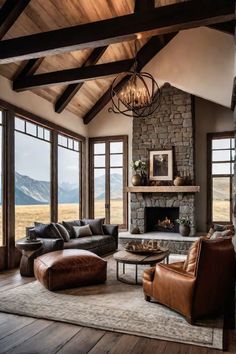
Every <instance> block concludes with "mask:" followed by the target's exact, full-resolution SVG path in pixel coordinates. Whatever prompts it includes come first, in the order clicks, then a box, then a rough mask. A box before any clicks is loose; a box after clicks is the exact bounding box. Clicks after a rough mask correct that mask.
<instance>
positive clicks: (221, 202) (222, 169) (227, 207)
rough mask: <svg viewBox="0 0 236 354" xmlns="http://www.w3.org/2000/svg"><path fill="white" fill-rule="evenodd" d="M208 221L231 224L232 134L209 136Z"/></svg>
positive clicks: (233, 157) (233, 155)
mask: <svg viewBox="0 0 236 354" xmlns="http://www.w3.org/2000/svg"><path fill="white" fill-rule="evenodd" d="M208 148H209V159H208V160H210V161H209V167H210V180H209V181H210V184H209V192H210V193H209V195H210V198H209V205H208V211H209V220H210V222H221V223H228V222H232V183H233V173H234V166H233V162H234V159H235V152H234V149H235V139H234V137H233V133H224V134H223V133H222V134H209V135H208Z"/></svg>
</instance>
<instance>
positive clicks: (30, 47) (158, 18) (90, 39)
mask: <svg viewBox="0 0 236 354" xmlns="http://www.w3.org/2000/svg"><path fill="white" fill-rule="evenodd" d="M201 4H204V6H199V2H198V1H187V2H180V3H177V4H172V5H168V6H162V7H158V8H154V9H152V10H148V11H144V12H142V11H141V12H139V11H138V12H136V13H134V14H129V15H125V16H120V17H115V18H110V19H107V20H102V21H97V22H93V23H87V24H83V25H78V26H74V27H70V28H63V29H58V30H54V31H50V32H43V33H39V34H33V35H29V36H26V37H19V38H14V39H9V40H4V41H2V42H0V64H6V63H10V62H14V61H17V60H23V59H32V58H38V57H42V56H46V55H53V54H57V53H63V52H71V51H73V50H81V49H84V48H89V47H90V48H91V47H92V48H95V47H101V46H105V45H109V44H112V43H118V42H122V41H129V40H132V39H135V38H137V37H138V36H140V35H142V36H148V37H149V36H153V35H160V34H165V33H173V32H177V31H180V30H183V29H188V28H193V27H198V26H208V25H211V24H215V23H221V22H227V21H231V20H234V19H235V1H234V0H215V1H214V4H212V0H204V1H202V2H201Z"/></svg>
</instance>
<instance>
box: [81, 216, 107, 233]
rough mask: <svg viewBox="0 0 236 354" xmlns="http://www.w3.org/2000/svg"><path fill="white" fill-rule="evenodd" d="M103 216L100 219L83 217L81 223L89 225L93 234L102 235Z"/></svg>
mask: <svg viewBox="0 0 236 354" xmlns="http://www.w3.org/2000/svg"><path fill="white" fill-rule="evenodd" d="M104 220H105V219H104V218H100V219H83V220H81V221H82V225H89V226H90V229H91V231H92V233H93V235H104V232H103V228H102V225H103V224H104Z"/></svg>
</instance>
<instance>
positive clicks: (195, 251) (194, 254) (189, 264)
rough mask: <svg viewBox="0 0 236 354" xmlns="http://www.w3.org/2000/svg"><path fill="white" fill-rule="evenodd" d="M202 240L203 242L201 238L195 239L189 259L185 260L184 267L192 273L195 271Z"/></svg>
mask: <svg viewBox="0 0 236 354" xmlns="http://www.w3.org/2000/svg"><path fill="white" fill-rule="evenodd" d="M200 242H201V238H199V239H198V240H197V241H195V242H194V243H193V244H192V246H191V247H190V249H189V251H188V255H187V259H186V261H185V262H184V267H183V269H184V270H185V271H186V272H188V273H191V274H194V273H195V270H196V265H197V261H198V256H199V250H200Z"/></svg>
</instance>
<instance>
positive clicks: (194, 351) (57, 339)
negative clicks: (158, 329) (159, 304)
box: [0, 270, 236, 354]
mask: <svg viewBox="0 0 236 354" xmlns="http://www.w3.org/2000/svg"><path fill="white" fill-rule="evenodd" d="M33 280H34V278H22V277H21V276H20V274H19V271H18V270H13V271H7V272H2V273H0V291H4V290H7V289H10V288H14V287H17V286H19V285H22V284H25V283H28V282H31V281H33ZM226 337H227V340H226V349H227V350H226V351H225V352H223V351H219V350H213V349H207V348H201V347H196V346H191V345H185V344H180V343H171V342H165V341H162V340H155V339H150V338H143V337H138V336H132V335H126V334H120V333H114V332H108V331H102V330H96V329H93V328H86V327H81V326H76V325H71V324H66V323H60V322H55V321H47V320H39V319H34V318H30V317H23V316H16V315H10V314H4V313H0V354H2V353H11V354H54V353H58V354H85V353H89V354H105V353H109V354H222V353H225V354H236V331H235V330H229V331H227V336H226Z"/></svg>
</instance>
